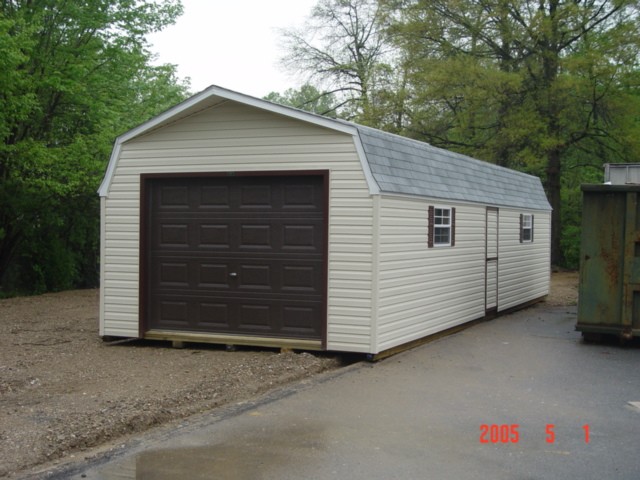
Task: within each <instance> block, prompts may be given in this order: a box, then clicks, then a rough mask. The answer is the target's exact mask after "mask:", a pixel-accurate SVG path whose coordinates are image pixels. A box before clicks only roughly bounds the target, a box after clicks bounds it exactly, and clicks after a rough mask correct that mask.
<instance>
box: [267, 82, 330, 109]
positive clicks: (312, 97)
mask: <svg viewBox="0 0 640 480" xmlns="http://www.w3.org/2000/svg"><path fill="white" fill-rule="evenodd" d="M264 99H265V100H268V101H270V102H274V103H279V104H281V105H286V106H288V107H294V108H299V109H300V110H306V111H307V112H313V113H317V114H318V115H325V116H327V117H331V118H335V117H336V106H335V105H336V99H335V96H334V95H333V94H332V93H329V92H321V91H319V90H318V89H317V88H316V87H314V86H313V85H309V84H308V83H307V84H305V85H303V86H302V87H300V89H298V90H296V89H293V88H289V89H288V90H286V91H285V92H284V94H280V93H278V92H271V93H269V94H268V95H267V96H266V97H264Z"/></svg>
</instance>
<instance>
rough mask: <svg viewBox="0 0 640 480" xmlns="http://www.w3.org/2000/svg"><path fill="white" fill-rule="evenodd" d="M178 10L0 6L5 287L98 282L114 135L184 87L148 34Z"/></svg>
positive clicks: (0, 219) (164, 4)
mask: <svg viewBox="0 0 640 480" xmlns="http://www.w3.org/2000/svg"><path fill="white" fill-rule="evenodd" d="M180 13H181V5H180V3H179V2H178V1H173V0H165V1H161V2H132V1H130V0H89V1H85V2H59V1H56V0H35V1H29V2H27V1H23V0H13V1H5V2H2V4H0V139H1V142H0V226H1V227H0V228H1V234H0V291H4V292H5V294H6V292H11V291H21V292H26V293H29V292H42V291H47V290H58V289H64V288H70V287H80V286H92V285H96V284H97V282H98V276H97V270H98V268H97V262H98V243H99V242H98V234H99V203H98V198H97V195H96V190H97V188H98V186H99V183H100V181H101V178H102V175H103V173H104V170H105V168H106V164H107V162H108V159H109V154H110V151H111V147H112V143H113V140H114V139H115V137H116V136H117V135H118V134H120V133H122V132H124V131H126V130H127V129H129V128H131V127H133V126H135V125H137V124H139V123H141V122H142V121H144V120H147V119H148V118H149V117H151V116H152V115H154V114H157V113H159V112H160V111H162V110H164V109H166V108H168V107H169V106H171V105H173V104H175V103H177V102H178V101H180V100H182V99H183V98H184V97H185V95H186V93H187V85H186V84H183V83H181V82H179V81H178V80H177V79H176V78H175V74H174V69H173V67H171V66H151V57H150V54H149V53H148V50H147V45H146V41H145V37H144V36H145V35H146V34H147V33H149V32H152V31H156V30H158V29H161V28H163V27H164V26H166V25H168V24H170V23H172V22H173V21H174V20H175V18H176V16H177V15H179V14H180Z"/></svg>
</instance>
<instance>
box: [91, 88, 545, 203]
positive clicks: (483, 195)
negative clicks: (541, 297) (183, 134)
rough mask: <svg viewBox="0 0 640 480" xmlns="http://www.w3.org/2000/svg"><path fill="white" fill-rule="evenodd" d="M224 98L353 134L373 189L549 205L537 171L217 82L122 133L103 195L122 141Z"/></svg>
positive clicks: (458, 198)
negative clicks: (507, 165) (273, 100)
mask: <svg viewBox="0 0 640 480" xmlns="http://www.w3.org/2000/svg"><path fill="white" fill-rule="evenodd" d="M226 101H235V102H239V103H242V104H245V105H250V106H253V107H255V108H260V109H263V110H267V111H270V112H273V113H276V114H279V115H284V116H288V117H291V118H295V119H298V120H301V121H304V122H308V123H312V124H315V125H318V126H321V127H324V128H328V129H331V130H336V131H340V132H343V133H346V134H349V135H351V136H352V137H353V139H354V143H355V146H356V149H357V151H358V155H359V157H360V163H361V165H362V168H363V171H364V174H365V177H366V178H367V182H368V185H369V191H370V193H371V194H380V193H389V194H400V195H412V196H413V195H415V196H420V197H429V198H433V199H442V200H443V201H446V200H451V201H462V202H472V203H480V204H485V205H491V206H503V207H515V208H526V209H533V210H551V207H550V205H549V202H548V201H547V198H546V195H545V193H544V189H543V188H542V183H541V182H540V179H539V178H538V177H535V176H532V175H527V174H525V173H521V172H517V171H515V170H511V169H508V168H504V167H499V166H497V165H493V164H491V163H487V162H483V161H481V160H476V159H474V158H471V157H468V156H466V155H461V154H458V153H454V152H450V151H447V150H443V149H441V148H436V147H433V146H431V145H429V144H428V143H424V142H420V141H417V140H411V139H409V138H405V137H401V136H399V135H394V134H391V133H387V132H383V131H381V130H376V129H374V128H369V127H365V126H362V125H358V124H356V123H352V122H346V121H344V120H336V119H332V118H327V117H323V116H320V115H316V114H313V113H309V112H305V111H302V110H298V109H295V108H291V107H286V106H283V105H278V104H275V103H271V102H268V101H266V100H261V99H258V98H255V97H251V96H248V95H244V94H241V93H238V92H234V91H231V90H227V89H224V88H221V87H217V86H211V87H209V88H207V89H205V90H203V91H202V92H200V93H198V94H196V95H194V96H193V97H191V98H189V99H187V100H185V101H184V102H182V103H180V104H178V105H176V106H175V107H173V108H171V109H169V110H167V111H166V112H164V113H162V114H160V115H158V116H157V117H155V118H153V119H151V120H149V121H148V122H146V123H144V124H142V125H140V126H138V127H136V128H134V129H132V130H130V131H129V132H127V133H125V134H123V135H121V136H120V137H118V138H117V139H116V143H115V146H114V149H113V153H112V155H111V160H110V162H109V167H108V168H107V173H106V175H105V178H104V180H103V182H102V185H101V186H100V190H99V193H100V195H101V196H107V195H108V192H109V186H110V184H111V178H112V176H113V174H114V172H115V169H116V164H117V162H118V157H119V152H120V146H121V145H122V144H123V143H125V142H127V141H129V140H132V139H133V138H136V137H138V136H140V135H143V134H146V133H148V132H150V131H151V130H155V129H158V128H162V127H163V126H165V125H167V124H169V123H173V122H175V121H177V120H179V119H180V118H184V117H187V116H189V115H192V114H194V113H196V112H198V111H200V110H203V109H205V108H209V107H214V106H215V105H216V104H220V103H223V102H226Z"/></svg>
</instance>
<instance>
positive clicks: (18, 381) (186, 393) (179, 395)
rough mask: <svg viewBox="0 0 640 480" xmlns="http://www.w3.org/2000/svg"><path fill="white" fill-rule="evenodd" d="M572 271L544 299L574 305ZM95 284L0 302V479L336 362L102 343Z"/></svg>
mask: <svg viewBox="0 0 640 480" xmlns="http://www.w3.org/2000/svg"><path fill="white" fill-rule="evenodd" d="M577 283H578V277H577V274H576V273H575V272H560V273H554V274H553V275H552V288H551V294H550V295H549V297H548V298H547V302H548V304H550V305H554V306H558V305H575V304H576V302H577ZM97 309H98V291H97V290H78V291H70V292H63V293H57V294H47V295H41V296H37V297H21V298H14V299H8V300H0V477H13V476H15V475H17V474H19V472H21V471H25V470H27V469H31V468H33V467H35V466H37V465H40V464H49V463H52V462H56V461H58V460H59V459H61V458H62V457H66V458H69V457H73V458H78V459H81V458H84V457H85V456H86V453H85V452H88V451H89V450H90V449H92V448H93V447H96V446H101V445H108V444H110V443H114V442H116V441H117V440H118V439H119V438H122V437H124V436H126V435H129V434H132V433H137V432H141V431H144V430H146V429H148V428H150V427H152V426H155V425H160V424H162V423H167V422H169V421H174V420H176V419H179V418H184V417H186V416H189V415H192V414H195V413H198V412H202V411H205V410H207V409H211V408H213V407H217V406H220V405H223V404H227V403H230V402H239V401H242V400H246V399H248V398H251V397H254V396H256V395H258V394H261V393H264V392H266V391H268V390H270V389H272V388H275V387H277V386H281V385H284V384H286V383H290V382H293V381H296V380H300V379H302V378H305V377H308V376H311V375H314V374H317V373H319V372H322V371H324V370H327V369H332V368H337V367H339V366H340V365H341V364H342V362H343V359H342V358H341V357H340V356H337V355H327V354H310V353H294V352H279V351H275V350H268V349H249V348H243V349H238V350H236V351H234V352H227V351H226V350H225V349H224V348H223V347H219V346H212V345H193V346H190V345H188V348H185V349H173V348H171V347H170V345H169V344H168V343H166V342H165V343H163V342H143V341H135V342H131V343H124V344H119V345H108V344H106V343H104V342H103V341H102V340H101V339H100V338H99V337H98V333H97V329H98V320H97Z"/></svg>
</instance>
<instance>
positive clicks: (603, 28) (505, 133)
mask: <svg viewBox="0 0 640 480" xmlns="http://www.w3.org/2000/svg"><path fill="white" fill-rule="evenodd" d="M383 3H384V4H385V6H386V12H387V18H388V23H389V25H390V29H391V32H392V33H393V36H394V38H395V41H396V44H397V45H398V48H399V49H400V50H401V51H402V52H403V58H405V59H406V60H405V65H406V69H407V72H408V81H409V85H410V90H411V92H412V99H411V102H410V105H408V111H409V113H408V122H407V128H406V132H407V133H408V134H409V135H411V136H413V137H416V138H420V139H424V140H427V141H428V142H430V143H433V144H435V145H439V146H442V147H445V148H450V149H453V150H458V151H462V152H464V153H468V154H470V155H473V156H476V157H479V158H483V159H485V160H489V161H492V162H495V163H497V164H500V165H504V166H507V167H511V168H516V169H518V170H522V171H525V172H528V173H532V174H535V175H538V176H540V177H542V179H543V181H544V184H545V188H546V191H547V194H548V197H549V200H550V203H551V205H552V207H553V216H552V261H554V262H557V263H559V264H563V263H564V262H571V263H572V264H575V255H574V253H575V242H576V239H577V238H578V235H577V232H579V217H576V216H575V215H574V212H575V210H576V208H575V205H574V203H575V202H576V198H577V197H576V195H575V194H576V192H578V190H577V189H578V188H579V183H578V181H579V180H581V179H582V178H583V176H584V175H583V173H582V170H584V169H585V168H587V169H588V168H593V167H596V168H598V169H601V166H602V164H603V163H606V162H621V161H630V160H631V161H636V158H637V156H638V153H640V150H639V148H638V147H639V145H638V124H637V120H636V119H637V118H639V114H640V109H639V108H638V107H639V105H638V102H637V94H636V93H635V91H634V90H633V88H631V85H637V83H634V80H636V79H637V78H636V76H637V72H638V66H639V65H638V59H639V58H640V55H639V54H640V34H639V32H638V23H637V18H638V14H639V13H640V11H639V10H638V5H637V2H636V1H635V0H621V1H607V0H601V1H590V2H573V1H564V0H488V1H482V2H478V1H475V0H457V1H453V2H452V1H449V0H429V1H426V0H413V1H411V0H405V1H395V0H387V1H384V2H383ZM567 189H573V191H571V192H570V191H568V190H567ZM564 208H569V209H570V212H569V214H566V215H565V213H564V211H563V210H564ZM565 255H569V256H571V259H569V258H566V257H565Z"/></svg>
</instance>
